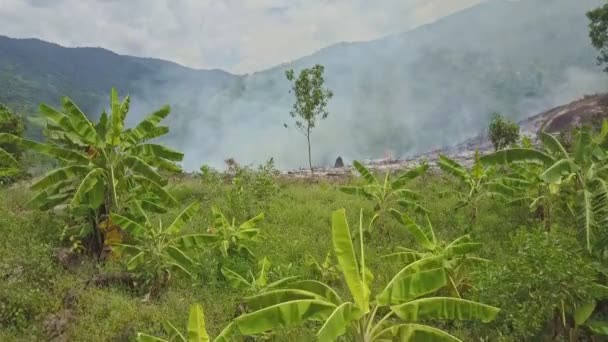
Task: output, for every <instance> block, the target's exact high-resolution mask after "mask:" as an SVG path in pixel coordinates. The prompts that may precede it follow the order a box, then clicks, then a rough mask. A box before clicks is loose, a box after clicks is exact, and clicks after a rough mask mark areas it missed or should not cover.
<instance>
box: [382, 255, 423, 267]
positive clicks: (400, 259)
mask: <svg viewBox="0 0 608 342" xmlns="http://www.w3.org/2000/svg"><path fill="white" fill-rule="evenodd" d="M382 258H383V259H387V260H389V261H390V262H391V263H395V264H401V265H409V264H411V263H412V262H414V261H416V260H418V259H419V254H418V252H395V253H390V254H386V255H383V256H382Z"/></svg>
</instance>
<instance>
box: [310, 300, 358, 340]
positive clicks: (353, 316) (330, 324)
mask: <svg viewBox="0 0 608 342" xmlns="http://www.w3.org/2000/svg"><path fill="white" fill-rule="evenodd" d="M362 316H363V313H362V312H361V310H359V309H358V308H357V307H356V306H355V305H354V304H353V303H343V304H342V305H340V306H338V307H337V308H336V309H335V310H334V312H332V314H331V315H330V316H329V317H328V318H327V320H326V321H325V323H324V324H323V326H322V327H321V329H320V330H319V332H318V333H317V338H318V339H319V341H335V340H336V339H337V338H338V337H340V336H342V335H344V334H345V333H346V330H347V328H348V326H349V325H350V324H351V322H352V321H355V320H358V319H360V318H361V317H362Z"/></svg>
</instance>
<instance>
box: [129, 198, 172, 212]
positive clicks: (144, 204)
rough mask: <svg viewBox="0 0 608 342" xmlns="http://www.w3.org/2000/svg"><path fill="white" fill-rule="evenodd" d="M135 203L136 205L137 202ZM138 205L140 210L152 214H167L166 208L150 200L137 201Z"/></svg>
mask: <svg viewBox="0 0 608 342" xmlns="http://www.w3.org/2000/svg"><path fill="white" fill-rule="evenodd" d="M135 203H137V201H135ZM139 203H140V207H141V208H142V209H146V210H147V211H149V212H152V213H157V214H164V213H166V212H167V208H165V207H163V206H162V205H160V204H158V203H156V202H155V201H152V200H141V201H139Z"/></svg>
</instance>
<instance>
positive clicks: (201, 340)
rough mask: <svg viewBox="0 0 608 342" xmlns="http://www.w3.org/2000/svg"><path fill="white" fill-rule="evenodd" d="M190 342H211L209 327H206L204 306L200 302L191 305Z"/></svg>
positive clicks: (189, 319) (189, 318)
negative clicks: (208, 332) (208, 333)
mask: <svg viewBox="0 0 608 342" xmlns="http://www.w3.org/2000/svg"><path fill="white" fill-rule="evenodd" d="M188 342H209V336H208V335H207V328H206V327H205V313H204V312H203V307H202V306H200V305H198V304H195V305H192V306H191V307H190V315H189V316H188Z"/></svg>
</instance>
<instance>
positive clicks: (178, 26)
mask: <svg viewBox="0 0 608 342" xmlns="http://www.w3.org/2000/svg"><path fill="white" fill-rule="evenodd" d="M482 1H484V0H0V23H2V25H1V26H0V34H1V35H7V36H9V37H15V38H31V37H35V38H40V39H43V40H47V41H51V42H54V43H57V44H60V45H64V46H69V47H75V46H99V47H104V48H107V49H110V50H112V51H115V52H117V53H120V54H128V55H134V56H141V57H155V58H161V59H166V60H171V61H174V62H177V63H180V64H183V65H186V66H189V67H195V68H203V69H216V68H217V69H224V70H227V71H230V72H233V73H238V74H243V73H251V72H255V71H259V70H263V69H266V68H270V67H272V66H274V65H277V64H281V63H284V62H289V61H292V60H294V59H297V58H299V57H302V56H306V55H310V54H312V53H314V52H315V51H317V50H319V49H321V48H323V47H326V46H329V45H331V44H334V43H338V42H343V41H367V40H372V39H376V38H380V37H383V36H386V35H390V34H395V33H398V32H402V31H406V30H409V29H412V28H414V27H416V26H419V25H422V24H425V23H428V22H432V21H434V20H436V19H438V18H441V17H443V16H446V15H448V14H451V13H454V12H456V11H459V10H462V9H464V8H467V7H469V6H472V5H474V4H477V3H479V2H482Z"/></svg>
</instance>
